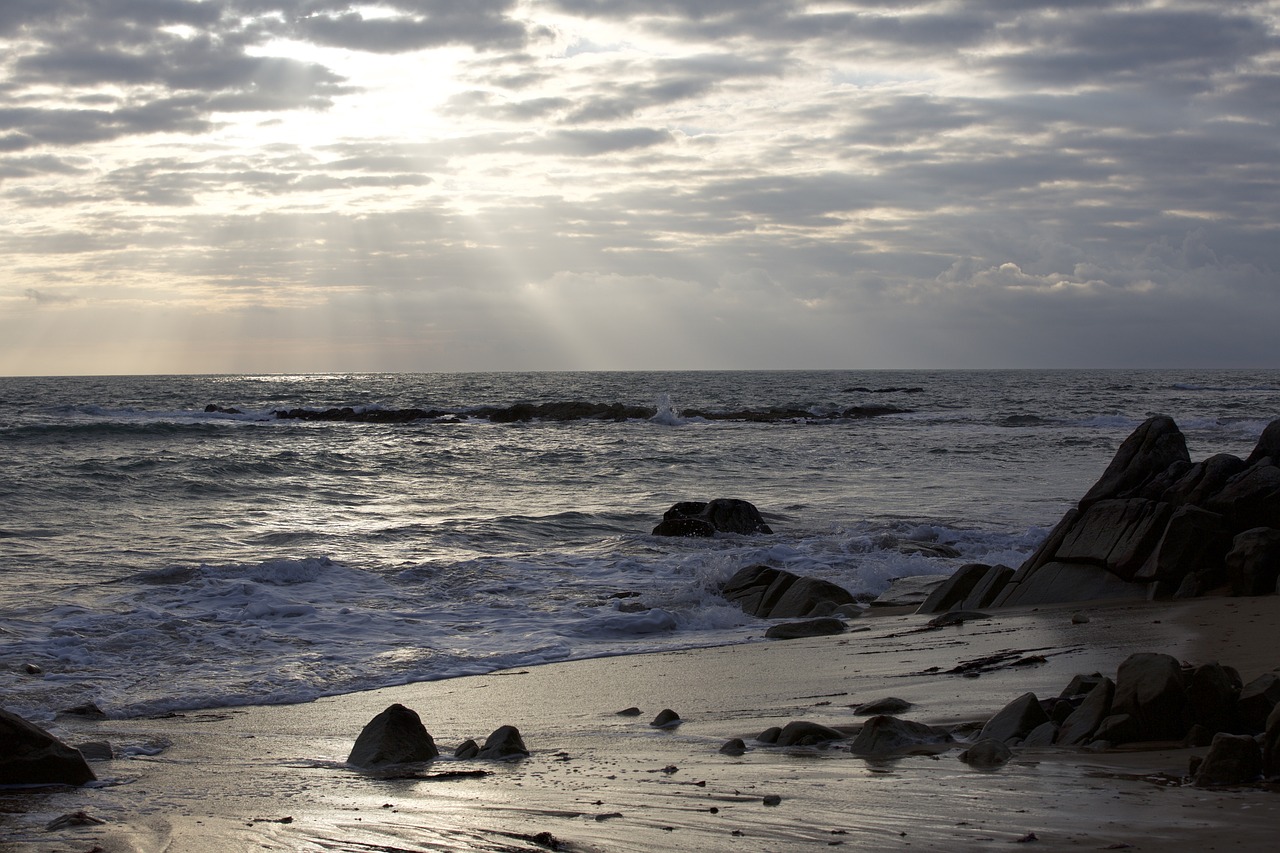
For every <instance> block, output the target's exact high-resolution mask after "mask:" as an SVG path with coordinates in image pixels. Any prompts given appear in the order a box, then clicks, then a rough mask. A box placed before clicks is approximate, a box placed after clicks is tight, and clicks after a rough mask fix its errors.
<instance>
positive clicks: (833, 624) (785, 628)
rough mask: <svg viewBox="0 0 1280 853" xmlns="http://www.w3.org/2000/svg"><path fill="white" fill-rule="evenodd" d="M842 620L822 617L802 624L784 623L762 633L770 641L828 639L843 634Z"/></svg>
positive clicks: (843, 625)
mask: <svg viewBox="0 0 1280 853" xmlns="http://www.w3.org/2000/svg"><path fill="white" fill-rule="evenodd" d="M845 627H846V626H845V624H844V620H843V619H837V618H835V617H834V616H823V617H820V618H818V619H808V620H805V621H804V622H784V623H782V624H781V625H774V626H772V627H770V628H769V629H768V630H767V631H765V632H764V635H765V637H767V638H768V639H770V640H800V639H805V638H807V637H830V636H834V635H836V634H843V633H844V632H845Z"/></svg>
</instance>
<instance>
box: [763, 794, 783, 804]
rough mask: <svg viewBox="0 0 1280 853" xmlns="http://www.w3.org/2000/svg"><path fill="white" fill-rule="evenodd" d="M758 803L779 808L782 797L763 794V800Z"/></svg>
mask: <svg viewBox="0 0 1280 853" xmlns="http://www.w3.org/2000/svg"><path fill="white" fill-rule="evenodd" d="M760 802H761V803H762V804H763V805H766V806H780V805H782V797H781V796H779V795H778V794H765V796H764V799H763V800H761V801H760Z"/></svg>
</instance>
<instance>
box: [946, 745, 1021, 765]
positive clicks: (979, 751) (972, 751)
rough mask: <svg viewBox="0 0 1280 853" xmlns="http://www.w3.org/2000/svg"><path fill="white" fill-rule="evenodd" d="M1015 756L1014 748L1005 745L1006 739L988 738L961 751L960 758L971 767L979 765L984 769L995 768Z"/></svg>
mask: <svg viewBox="0 0 1280 853" xmlns="http://www.w3.org/2000/svg"><path fill="white" fill-rule="evenodd" d="M1012 757H1013V750H1011V749H1009V747H1008V746H1006V745H1005V743H1004V741H1000V740H995V739H993V738H987V739H985V740H980V741H978V742H977V743H975V744H974V745H973V746H971V747H969V748H968V749H966V750H965V751H964V752H962V753H960V756H959V758H960V760H961V761H963V762H964V763H965V764H968V765H969V766H970V767H977V768H979V769H982V770H995V769H996V768H999V767H1003V766H1005V765H1006V764H1008V763H1009V759H1010V758H1012Z"/></svg>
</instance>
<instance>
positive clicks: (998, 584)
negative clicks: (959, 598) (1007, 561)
mask: <svg viewBox="0 0 1280 853" xmlns="http://www.w3.org/2000/svg"><path fill="white" fill-rule="evenodd" d="M1012 577H1013V569H1011V568H1009V567H1008V566H992V567H991V568H989V569H987V573H986V574H985V575H983V576H982V578H981V579H980V580H979V581H978V583H977V585H976V586H974V588H973V591H972V592H970V593H969V597H968V598H966V599H965V600H964V601H963V602H962V603H961V605H960V607H961V609H963V610H981V609H982V608H984V607H990V606H991V605H992V604H994V603H995V600H996V598H998V597H999V596H1000V593H1001V592H1003V591H1004V588H1005V586H1006V585H1007V584H1008V583H1009V580H1010V579H1011V578H1012Z"/></svg>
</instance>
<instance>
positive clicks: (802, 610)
mask: <svg viewBox="0 0 1280 853" xmlns="http://www.w3.org/2000/svg"><path fill="white" fill-rule="evenodd" d="M720 594H721V595H723V596H724V597H725V598H726V599H728V600H729V601H732V602H734V603H735V604H737V605H738V606H739V607H741V608H742V609H743V611H744V612H745V613H749V614H751V615H752V616H759V617H761V618H764V619H797V618H804V617H806V616H818V615H830V613H831V612H834V610H835V609H836V608H838V607H840V606H843V605H852V604H855V603H856V599H855V598H854V597H853V595H852V594H850V593H849V591H848V590H845V589H843V588H842V587H839V586H836V585H835V584H833V583H831V582H830V581H824V580H820V579H818V578H804V577H800V576H799V575H796V574H793V573H792V572H788V571H786V570H785V569H775V568H773V567H772V566H764V565H756V566H747V567H746V568H744V569H741V570H739V571H738V572H736V573H735V574H734V575H733V577H731V578H729V580H727V581H726V582H725V584H724V586H723V587H721V589H720Z"/></svg>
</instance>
